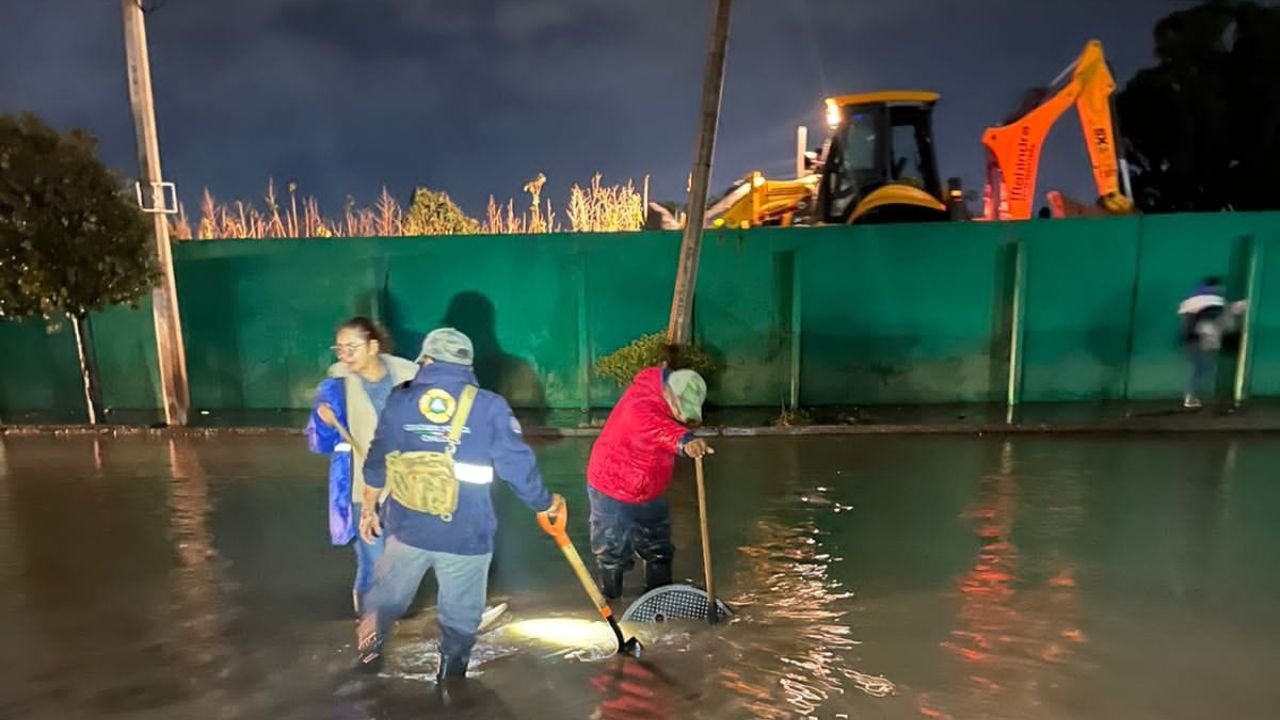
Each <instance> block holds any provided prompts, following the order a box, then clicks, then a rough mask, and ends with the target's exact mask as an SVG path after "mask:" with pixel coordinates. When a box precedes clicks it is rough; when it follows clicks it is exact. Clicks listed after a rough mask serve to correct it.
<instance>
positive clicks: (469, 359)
mask: <svg viewBox="0 0 1280 720" xmlns="http://www.w3.org/2000/svg"><path fill="white" fill-rule="evenodd" d="M475 357H476V352H475V348H473V347H472V346H471V338H469V337H467V336H466V335H463V334H462V333H461V332H459V331H457V330H454V329H453V328H437V329H435V330H432V331H431V332H429V333H427V336H426V337H425V338H423V339H422V352H421V353H419V354H418V361H419V362H421V361H423V360H426V359H427V358H431V359H432V360H435V361H436V362H447V363H453V364H454V365H466V366H467V367H471V365H472V363H473V362H475Z"/></svg>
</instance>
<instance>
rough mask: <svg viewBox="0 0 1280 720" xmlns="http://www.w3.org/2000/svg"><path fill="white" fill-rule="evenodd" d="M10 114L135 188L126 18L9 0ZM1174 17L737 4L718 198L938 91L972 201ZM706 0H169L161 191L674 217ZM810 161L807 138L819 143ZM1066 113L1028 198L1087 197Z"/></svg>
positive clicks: (1053, 3) (1090, 0) (159, 96)
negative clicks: (640, 208) (1021, 125)
mask: <svg viewBox="0 0 1280 720" xmlns="http://www.w3.org/2000/svg"><path fill="white" fill-rule="evenodd" d="M0 4H2V5H3V7H2V8H0V67H3V68H4V71H3V72H0V112H12V111H18V110H32V111H34V112H36V113H37V114H39V115H41V116H42V117H44V118H45V119H46V120H48V121H50V122H51V123H52V124H54V125H55V126H57V127H60V128H70V127H73V126H79V127H83V128H86V129H88V130H89V131H90V132H92V133H93V134H95V135H96V136H97V137H98V138H99V139H100V141H101V151H102V155H103V158H104V159H105V160H106V162H107V163H108V164H110V165H111V166H113V167H114V168H116V169H118V170H119V171H121V173H122V174H124V175H125V176H127V177H132V176H134V175H135V174H136V171H137V165H136V162H137V161H136V155H135V148H134V135H133V126H132V120H131V116H130V114H129V105H128V93H127V89H126V79H125V65H124V49H123V40H122V29H121V13H120V6H119V2H117V1H116V0H39V2H36V1H34V0H26V1H23V0H4V1H3V3H0ZM1192 4H1194V3H1190V2H1182V1H1179V0H884V1H883V2H875V1H872V0H737V2H736V3H735V7H734V13H733V24H732V27H731V30H730V32H731V35H730V41H729V62H728V69H727V78H726V84H725V94H724V104H723V107H722V115H721V124H720V135H719V142H718V145H717V152H716V158H715V162H716V171H715V179H714V181H713V184H712V190H713V193H712V194H713V195H715V194H718V193H719V192H720V191H722V190H723V189H724V188H725V187H726V186H727V185H728V184H729V183H730V182H731V181H732V180H734V179H735V178H736V177H738V176H741V175H743V174H745V173H746V172H748V171H750V170H752V169H762V170H765V171H766V172H767V173H769V174H771V175H785V174H787V173H788V172H789V171H790V169H791V168H792V167H793V162H794V161H793V148H794V132H795V126H796V125H797V124H799V123H806V124H808V125H809V127H810V137H811V138H816V137H820V135H821V132H822V116H821V100H822V98H823V97H825V96H826V95H829V94H840V93H848V92H860V91H866V90H876V89H889V88H910V89H932V90H937V91H939V92H941V93H942V96H943V97H942V101H941V102H940V103H939V105H938V107H937V110H936V112H935V118H934V121H935V132H936V138H937V147H938V156H939V164H940V166H941V170H942V174H943V177H944V178H945V177H948V176H953V175H954V176H960V177H962V178H963V179H964V181H965V184H966V186H967V187H969V188H970V189H978V188H980V181H981V177H982V172H983V162H984V159H983V153H982V146H981V140H980V135H981V132H982V129H983V128H984V127H986V126H987V125H990V124H995V123H996V122H997V121H999V120H1000V119H1001V118H1002V117H1003V116H1004V115H1005V114H1006V113H1008V112H1009V111H1010V110H1012V109H1013V108H1014V107H1015V106H1016V105H1017V104H1018V102H1019V100H1020V99H1021V97H1022V96H1023V94H1024V93H1025V91H1026V90H1027V89H1028V88H1030V87H1032V86H1035V85H1043V84H1045V83H1047V82H1049V81H1050V80H1051V79H1053V77H1054V76H1056V75H1057V74H1058V72H1059V71H1060V70H1061V69H1063V68H1064V67H1065V66H1066V65H1067V64H1068V63H1069V62H1070V61H1071V60H1072V59H1074V58H1075V56H1076V55H1077V54H1078V53H1079V52H1080V50H1081V48H1082V47H1083V46H1084V43H1085V42H1086V41H1087V40H1089V39H1090V38H1098V39H1100V40H1102V42H1103V44H1104V46H1105V50H1106V53H1107V56H1108V58H1109V59H1110V61H1111V63H1112V66H1113V68H1114V70H1115V72H1116V75H1117V78H1118V79H1119V80H1120V82H1121V83H1122V84H1123V82H1124V80H1125V79H1127V78H1128V77H1129V76H1130V75H1131V74H1132V73H1133V72H1134V71H1135V70H1137V69H1139V68H1141V67H1144V66H1147V65H1150V64H1152V63H1153V62H1154V60H1153V58H1152V39H1151V30H1152V27H1153V25H1154V22H1155V21H1156V20H1157V19H1158V18H1160V17H1162V16H1164V15H1165V14H1167V13H1169V12H1171V11H1173V10H1177V9H1180V8H1185V7H1188V6H1190V5H1192ZM710 16H711V3H710V1H709V0H167V1H165V0H162V2H161V4H160V7H159V8H158V9H157V10H156V11H155V12H152V13H150V14H149V15H148V16H147V27H148V33H149V40H150V49H151V60H152V72H153V81H154V87H155V97H156V111H157V116H158V122H159V128H160V148H161V155H162V159H163V165H164V169H165V176H166V179H168V180H172V181H174V182H176V183H177V185H178V188H179V193H180V195H181V197H182V199H183V200H184V201H185V202H186V203H187V205H188V209H189V210H195V206H196V204H197V201H198V197H199V193H200V190H201V188H203V187H206V186H207V187H209V188H211V189H212V190H213V192H214V194H215V195H216V196H217V197H218V198H219V199H231V198H237V197H239V198H252V199H255V200H256V199H257V198H259V197H260V196H261V195H262V192H263V190H264V188H265V186H266V181H267V177H268V176H273V177H274V178H275V179H276V181H277V182H278V183H286V182H289V181H296V182H297V183H298V184H299V186H300V189H301V191H302V192H304V193H308V194H314V195H316V196H317V197H318V198H319V199H320V201H321V203H322V208H323V210H324V211H325V213H326V214H327V215H337V214H339V213H340V212H341V208H342V203H343V200H344V198H345V197H346V196H348V195H352V196H354V197H355V198H356V199H357V201H359V202H362V203H364V202H370V201H371V200H372V199H373V198H374V196H375V195H376V193H377V192H378V190H379V188H381V187H382V186H383V185H384V184H385V185H386V186H387V187H388V188H390V190H391V191H392V192H393V193H395V194H396V195H398V196H399V197H400V198H401V199H402V200H407V199H408V197H409V195H410V193H411V190H412V188H413V187H414V186H416V185H426V186H429V187H432V188H435V189H442V190H446V191H448V192H449V193H450V194H451V195H453V196H454V198H455V199H456V200H457V201H458V202H459V203H460V204H461V205H462V206H463V207H464V208H465V209H466V210H467V211H469V212H470V213H472V214H473V215H482V214H483V210H484V206H485V202H486V200H487V198H488V196H489V195H490V194H491V193H492V194H495V195H497V196H498V197H499V198H505V197H510V196H519V195H520V188H521V186H522V185H523V183H524V182H525V181H527V180H529V179H530V178H532V177H533V176H534V175H536V174H537V173H538V172H543V173H545V174H546V175H547V177H548V187H547V191H546V193H545V194H546V195H547V196H548V197H550V198H551V199H552V200H553V202H554V203H555V204H557V205H560V204H561V203H562V202H563V200H564V198H565V196H566V195H567V188H568V186H569V185H570V184H572V183H574V182H580V183H585V182H587V181H588V180H589V179H590V177H591V175H592V174H593V173H595V172H597V171H599V172H603V173H604V174H605V179H606V181H610V180H625V179H626V178H636V179H637V180H639V178H641V177H643V176H644V175H645V174H651V175H652V177H653V180H652V182H653V186H652V187H653V191H652V195H653V198H654V199H667V198H671V199H675V198H679V199H683V192H684V178H685V176H686V175H687V173H688V172H689V165H690V160H691V158H692V152H693V138H694V129H695V124H696V118H697V104H698V94H699V88H700V84H701V74H702V67H703V61H704V58H705V53H706V34H707V29H708V25H709V22H710ZM815 142H816V140H815ZM1089 177H1090V176H1089V170H1088V162H1087V158H1086V155H1085V152H1084V147H1083V144H1082V140H1081V138H1080V131H1079V123H1078V121H1077V120H1076V119H1075V115H1074V112H1071V113H1069V114H1068V115H1066V116H1065V117H1064V119H1063V122H1061V123H1060V124H1059V125H1058V127H1057V128H1056V129H1055V131H1054V133H1053V134H1052V135H1051V136H1050V140H1049V145H1048V147H1047V148H1046V151H1045V155H1044V158H1043V159H1042V163H1041V181H1040V185H1039V188H1038V190H1039V192H1040V193H1041V194H1043V192H1044V191H1046V190H1048V189H1051V188H1052V187H1055V186H1059V187H1063V188H1065V189H1066V190H1068V193H1069V194H1071V195H1073V196H1076V197H1078V198H1080V199H1082V200H1090V199H1092V197H1093V192H1092V189H1091V181H1090V179H1089Z"/></svg>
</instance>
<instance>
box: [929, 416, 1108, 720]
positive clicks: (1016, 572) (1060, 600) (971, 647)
mask: <svg viewBox="0 0 1280 720" xmlns="http://www.w3.org/2000/svg"><path fill="white" fill-rule="evenodd" d="M1013 447H1014V446H1013V443H1012V442H1009V441H1006V442H1004V443H1003V444H1002V445H1001V446H1000V448H999V459H998V470H997V472H994V473H990V474H987V475H985V476H984V477H983V478H982V482H981V485H980V490H979V496H978V500H977V502H976V503H975V505H974V507H973V509H972V510H971V511H970V512H969V513H968V516H969V519H970V521H971V522H972V525H973V528H974V533H975V535H976V537H977V540H978V544H979V548H978V552H977V554H976V557H975V559H974V563H973V565H972V567H970V569H969V570H968V571H967V572H966V573H965V574H964V575H963V576H962V577H960V578H959V579H958V582H957V588H958V590H959V592H960V597H961V602H960V606H959V612H958V613H957V618H956V619H957V623H958V627H956V628H955V629H953V630H952V631H951V633H950V637H949V638H948V639H947V640H945V641H943V642H942V643H941V647H942V649H943V650H945V651H946V652H947V653H948V654H949V655H951V656H952V657H953V658H955V659H957V660H958V661H959V662H960V663H961V665H960V667H959V668H957V671H958V672H959V673H960V674H961V675H962V676H963V677H964V679H965V685H967V692H966V693H965V695H966V696H965V698H964V699H963V701H960V704H962V705H963V706H965V707H967V708H982V711H983V713H984V716H986V717H993V718H994V717H1010V718H1025V717H1029V716H1031V715H1032V714H1033V710H1034V709H1036V708H1038V707H1039V706H1040V705H1041V704H1042V702H1043V698H1042V693H1043V691H1044V690H1045V689H1046V688H1047V687H1048V685H1049V684H1050V682H1051V680H1052V675H1053V671H1051V670H1050V669H1049V667H1048V666H1050V665H1058V664H1066V663H1069V662H1071V660H1072V655H1073V652H1074V649H1075V648H1076V647H1077V646H1079V645H1081V644H1082V643H1084V642H1085V640H1086V638H1085V635H1084V633H1083V632H1082V631H1081V630H1080V628H1079V625H1078V622H1079V611H1080V601H1079V597H1078V588H1077V582H1076V578H1075V566H1074V564H1073V562H1072V561H1071V560H1070V556H1069V554H1068V553H1066V552H1065V548H1064V545H1065V543H1066V542H1067V541H1069V540H1070V539H1071V537H1072V535H1073V534H1074V532H1075V529H1076V528H1077V527H1078V525H1079V521H1080V516H1081V512H1082V507H1081V502H1080V497H1079V496H1078V490H1072V488H1074V487H1077V486H1076V484H1072V483H1055V488H1054V490H1051V491H1050V492H1051V494H1050V495H1049V497H1048V498H1047V499H1048V502H1047V507H1043V508H1036V507H1033V506H1031V505H1030V503H1031V501H1034V500H1041V501H1043V500H1045V499H1046V498H1041V497H1037V496H1036V495H1035V494H1034V493H1032V492H1029V491H1027V489H1026V485H1027V484H1028V480H1029V478H1027V477H1025V476H1022V475H1019V474H1018V473H1016V472H1015V470H1016V463H1015V459H1014V451H1013ZM1062 488H1065V489H1066V492H1067V493H1068V495H1067V496H1065V497H1064V496H1061V495H1060V492H1061V489H1062ZM1020 501H1024V502H1027V505H1026V506H1024V505H1020ZM1034 512H1043V513H1044V517H1043V518H1038V519H1039V520H1040V522H1039V523H1035V524H1034V525H1035V531H1034V532H1035V533H1036V535H1037V537H1035V538H1034V539H1028V540H1027V542H1028V543H1031V542H1038V543H1043V544H1044V545H1045V546H1046V547H1039V548H1036V551H1035V552H1029V553H1025V556H1024V553H1023V552H1021V551H1020V548H1019V541H1018V539H1017V538H1016V537H1015V535H1016V533H1015V530H1016V528H1017V527H1019V525H1020V520H1022V519H1024V518H1023V516H1024V515H1029V514H1031V513H1034ZM1029 557H1038V558H1043V560H1041V561H1040V562H1039V563H1034V564H1033V563H1032V562H1030V561H1029V560H1028V559H1027V558H1029ZM916 704H917V708H918V710H919V712H920V714H921V715H923V716H925V717H931V718H952V717H953V715H952V714H950V713H948V712H947V711H946V710H944V709H943V708H944V706H945V705H946V703H944V702H938V701H936V700H935V699H934V698H932V697H931V696H930V695H929V694H927V693H926V694H922V695H921V696H920V697H919V698H917V703H916ZM956 717H959V716H956Z"/></svg>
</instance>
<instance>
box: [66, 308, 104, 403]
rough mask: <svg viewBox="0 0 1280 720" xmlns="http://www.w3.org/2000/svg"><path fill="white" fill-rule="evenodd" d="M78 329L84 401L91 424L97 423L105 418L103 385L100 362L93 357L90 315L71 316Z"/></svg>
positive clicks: (73, 325)
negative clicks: (100, 379) (100, 382)
mask: <svg viewBox="0 0 1280 720" xmlns="http://www.w3.org/2000/svg"><path fill="white" fill-rule="evenodd" d="M71 320H72V323H71V326H72V327H73V328H75V331H76V352H77V353H79V355H80V377H81V378H82V379H83V381H84V401H85V406H86V407H87V408H88V410H89V424H90V425H97V424H98V421H99V420H105V419H106V417H105V414H104V413H103V412H102V386H101V385H100V384H99V383H98V362H97V360H95V359H94V357H93V333H92V331H91V330H90V329H89V316H88V315H87V314H83V315H76V316H74V317H72V318H71Z"/></svg>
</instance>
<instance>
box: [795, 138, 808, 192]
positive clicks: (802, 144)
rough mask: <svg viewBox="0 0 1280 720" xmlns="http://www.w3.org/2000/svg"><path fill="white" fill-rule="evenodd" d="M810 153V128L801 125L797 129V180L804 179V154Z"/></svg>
mask: <svg viewBox="0 0 1280 720" xmlns="http://www.w3.org/2000/svg"><path fill="white" fill-rule="evenodd" d="M808 151H809V128H807V127H805V126H804V125H801V126H799V127H797V128H796V179H797V180H799V179H800V178H802V177H804V176H805V175H806V174H807V173H805V167H804V166H805V162H804V154H805V153H806V152H808Z"/></svg>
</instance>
